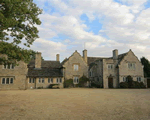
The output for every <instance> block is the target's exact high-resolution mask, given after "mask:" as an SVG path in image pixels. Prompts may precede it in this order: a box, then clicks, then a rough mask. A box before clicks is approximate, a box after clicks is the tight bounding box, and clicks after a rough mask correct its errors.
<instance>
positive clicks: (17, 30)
mask: <svg viewBox="0 0 150 120" xmlns="http://www.w3.org/2000/svg"><path fill="white" fill-rule="evenodd" d="M41 13H42V10H41V9H39V8H38V7H37V5H36V4H35V3H33V0H0V53H1V54H6V55H7V56H8V61H10V60H12V59H14V58H15V59H16V60H17V61H19V60H20V59H22V60H23V61H25V62H26V61H27V59H28V57H27V56H26V55H29V54H31V51H30V50H29V51H28V50H25V49H21V48H20V47H18V45H19V44H20V43H22V40H24V41H25V42H24V43H23V44H24V45H25V46H27V47H30V45H32V43H33V42H34V41H35V39H36V38H38V30H37V27H36V26H35V25H40V24H41V21H40V19H39V18H38V15H39V14H41ZM10 39H11V40H10ZM6 42H9V43H10V44H8V43H6ZM4 49H6V50H4ZM9 53H12V54H9ZM15 54H17V55H20V57H16V56H15ZM2 61H5V62H6V61H7V60H4V59H1V62H2Z"/></svg>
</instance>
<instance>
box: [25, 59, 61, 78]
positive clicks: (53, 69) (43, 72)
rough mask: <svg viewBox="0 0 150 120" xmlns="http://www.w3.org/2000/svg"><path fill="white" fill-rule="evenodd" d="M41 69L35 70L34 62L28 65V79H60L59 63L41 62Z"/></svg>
mask: <svg viewBox="0 0 150 120" xmlns="http://www.w3.org/2000/svg"><path fill="white" fill-rule="evenodd" d="M41 62H42V63H41V68H40V69H37V68H35V60H31V61H30V63H29V64H28V74H27V76H28V77H62V76H63V74H62V72H61V69H60V68H61V64H60V62H59V61H41Z"/></svg>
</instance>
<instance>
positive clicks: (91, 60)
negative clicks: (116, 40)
mask: <svg viewBox="0 0 150 120" xmlns="http://www.w3.org/2000/svg"><path fill="white" fill-rule="evenodd" d="M87 59H88V65H90V64H91V63H93V62H95V61H96V60H102V59H111V58H104V57H87Z"/></svg>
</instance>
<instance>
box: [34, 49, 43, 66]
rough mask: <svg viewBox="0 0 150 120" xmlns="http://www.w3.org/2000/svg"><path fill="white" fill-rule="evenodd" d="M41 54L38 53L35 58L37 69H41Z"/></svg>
mask: <svg viewBox="0 0 150 120" xmlns="http://www.w3.org/2000/svg"><path fill="white" fill-rule="evenodd" d="M41 61H42V60H41V53H40V52H37V53H36V56H35V68H41Z"/></svg>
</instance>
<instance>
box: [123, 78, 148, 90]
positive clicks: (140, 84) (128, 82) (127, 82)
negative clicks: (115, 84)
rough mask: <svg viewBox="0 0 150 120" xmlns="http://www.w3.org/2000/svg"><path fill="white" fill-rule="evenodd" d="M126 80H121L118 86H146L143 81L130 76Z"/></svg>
mask: <svg viewBox="0 0 150 120" xmlns="http://www.w3.org/2000/svg"><path fill="white" fill-rule="evenodd" d="M127 78H128V81H126V82H121V83H120V88H146V86H145V85H144V83H143V82H140V83H139V82H137V81H133V79H132V77H131V76H128V77H127Z"/></svg>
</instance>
